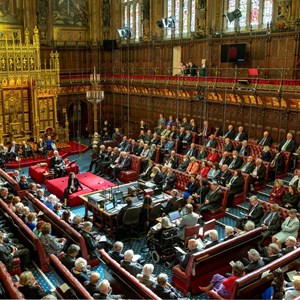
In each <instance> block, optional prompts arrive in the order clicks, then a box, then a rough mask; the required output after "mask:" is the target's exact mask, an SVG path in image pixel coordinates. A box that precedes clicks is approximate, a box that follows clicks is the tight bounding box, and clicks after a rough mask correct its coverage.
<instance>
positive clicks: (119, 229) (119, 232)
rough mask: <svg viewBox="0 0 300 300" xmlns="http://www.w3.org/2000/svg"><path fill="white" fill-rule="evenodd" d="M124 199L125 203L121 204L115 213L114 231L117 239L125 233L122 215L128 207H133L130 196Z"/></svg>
mask: <svg viewBox="0 0 300 300" xmlns="http://www.w3.org/2000/svg"><path fill="white" fill-rule="evenodd" d="M125 201H126V205H125V206H123V207H122V208H121V210H120V211H119V213H118V214H117V231H116V239H117V240H118V239H119V238H124V235H125V234H126V232H125V228H124V226H123V219H124V215H125V213H126V211H127V210H128V209H129V208H132V207H134V205H133V201H132V198H131V197H126V199H125Z"/></svg>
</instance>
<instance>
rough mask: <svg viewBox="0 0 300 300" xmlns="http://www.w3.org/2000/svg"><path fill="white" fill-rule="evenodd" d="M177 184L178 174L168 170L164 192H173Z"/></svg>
mask: <svg viewBox="0 0 300 300" xmlns="http://www.w3.org/2000/svg"><path fill="white" fill-rule="evenodd" d="M175 183H176V174H175V173H174V171H173V169H171V168H168V169H167V176H166V177H165V179H164V181H163V185H162V190H163V192H165V191H167V190H172V189H173V188H174V187H175Z"/></svg>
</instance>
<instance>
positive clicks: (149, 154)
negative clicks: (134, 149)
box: [147, 149, 156, 161]
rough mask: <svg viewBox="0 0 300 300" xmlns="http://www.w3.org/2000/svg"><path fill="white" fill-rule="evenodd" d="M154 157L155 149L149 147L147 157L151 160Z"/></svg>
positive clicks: (153, 159)
mask: <svg viewBox="0 0 300 300" xmlns="http://www.w3.org/2000/svg"><path fill="white" fill-rule="evenodd" d="M155 157H156V149H150V150H149V151H148V154H147V158H149V159H150V160H152V161H155Z"/></svg>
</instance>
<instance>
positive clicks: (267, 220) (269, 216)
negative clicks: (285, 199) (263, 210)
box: [264, 213, 274, 226]
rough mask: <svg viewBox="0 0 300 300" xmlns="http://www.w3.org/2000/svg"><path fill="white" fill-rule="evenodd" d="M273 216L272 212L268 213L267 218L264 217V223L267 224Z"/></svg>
mask: <svg viewBox="0 0 300 300" xmlns="http://www.w3.org/2000/svg"><path fill="white" fill-rule="evenodd" d="M273 217H274V214H273V213H270V214H269V215H268V216H267V218H266V219H265V221H264V224H265V225H267V226H269V225H270V223H271V221H272V220H273Z"/></svg>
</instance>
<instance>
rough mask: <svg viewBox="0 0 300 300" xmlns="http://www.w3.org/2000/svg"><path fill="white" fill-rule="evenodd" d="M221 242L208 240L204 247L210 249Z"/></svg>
mask: <svg viewBox="0 0 300 300" xmlns="http://www.w3.org/2000/svg"><path fill="white" fill-rule="evenodd" d="M218 244H219V241H218V240H216V241H213V242H208V243H207V244H206V245H205V247H204V248H203V249H208V248H211V247H213V246H216V245H218Z"/></svg>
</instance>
